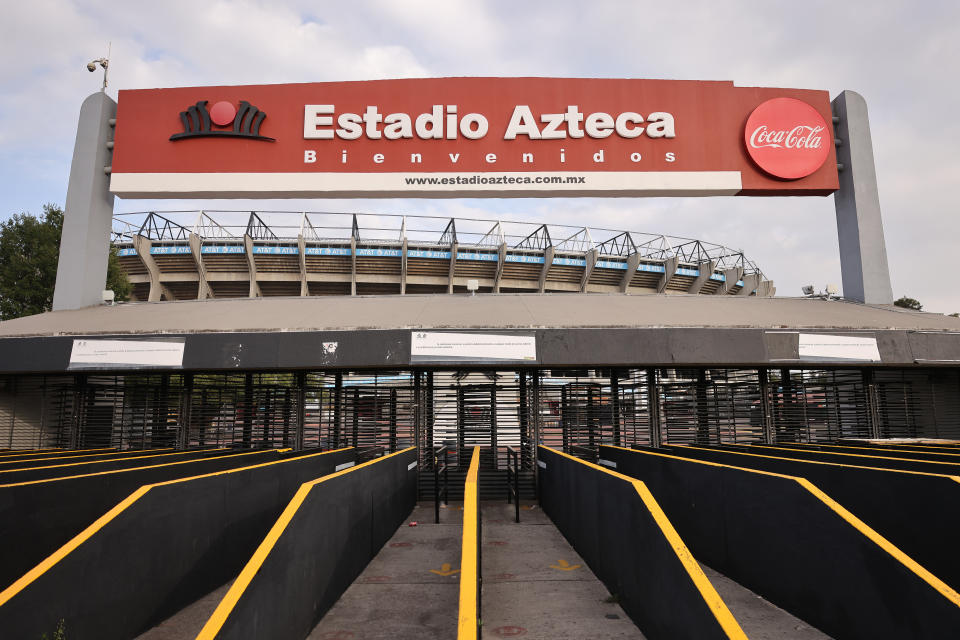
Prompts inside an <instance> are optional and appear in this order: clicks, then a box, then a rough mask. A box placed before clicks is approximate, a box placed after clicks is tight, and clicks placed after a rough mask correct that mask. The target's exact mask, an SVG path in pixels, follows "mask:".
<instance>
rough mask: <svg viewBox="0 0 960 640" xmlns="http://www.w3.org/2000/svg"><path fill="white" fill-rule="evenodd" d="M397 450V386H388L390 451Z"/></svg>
mask: <svg viewBox="0 0 960 640" xmlns="http://www.w3.org/2000/svg"><path fill="white" fill-rule="evenodd" d="M396 450H397V388H396V387H391V388H390V453H393V452H394V451H396Z"/></svg>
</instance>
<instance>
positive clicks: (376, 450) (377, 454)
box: [357, 445, 386, 464]
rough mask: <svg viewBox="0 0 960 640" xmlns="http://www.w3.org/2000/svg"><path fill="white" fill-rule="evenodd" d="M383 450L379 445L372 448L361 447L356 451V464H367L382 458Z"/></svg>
mask: <svg viewBox="0 0 960 640" xmlns="http://www.w3.org/2000/svg"><path fill="white" fill-rule="evenodd" d="M385 451H386V450H385V449H384V448H383V447H381V446H380V445H374V446H372V447H361V448H360V449H357V464H363V463H364V462H369V461H370V460H373V459H374V458H382V457H383V455H384V453H385Z"/></svg>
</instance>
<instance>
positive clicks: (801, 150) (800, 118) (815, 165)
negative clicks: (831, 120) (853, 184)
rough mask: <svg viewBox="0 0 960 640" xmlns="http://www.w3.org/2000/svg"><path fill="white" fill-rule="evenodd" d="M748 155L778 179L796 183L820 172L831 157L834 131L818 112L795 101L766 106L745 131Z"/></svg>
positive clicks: (782, 100) (775, 101)
mask: <svg viewBox="0 0 960 640" xmlns="http://www.w3.org/2000/svg"><path fill="white" fill-rule="evenodd" d="M744 142H745V143H746V145H747V153H749V154H750V157H751V158H752V159H753V161H754V162H756V163H757V165H758V166H759V167H760V168H761V169H763V170H764V171H766V172H767V173H769V174H770V175H772V176H776V177H777V178H783V179H785V180H796V179H798V178H803V177H806V176H808V175H810V174H811V173H813V172H814V171H816V170H817V169H819V168H820V167H821V166H822V165H823V162H824V161H825V160H826V159H827V156H828V155H829V153H830V143H831V137H830V131H829V129H827V122H826V121H825V120H824V119H823V116H821V115H820V112H818V111H817V110H816V109H814V108H813V107H811V106H810V105H809V104H807V103H806V102H803V101H801V100H796V99H794V98H773V99H772V100H767V101H766V102H764V103H762V104H761V105H760V106H758V107H757V108H756V109H754V110H753V113H751V114H750V117H749V118H747V126H746V128H745V129H744Z"/></svg>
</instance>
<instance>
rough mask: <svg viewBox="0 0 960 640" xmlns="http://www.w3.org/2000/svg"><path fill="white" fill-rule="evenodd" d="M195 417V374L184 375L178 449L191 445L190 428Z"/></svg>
mask: <svg viewBox="0 0 960 640" xmlns="http://www.w3.org/2000/svg"><path fill="white" fill-rule="evenodd" d="M192 417H193V374H192V373H185V374H183V389H182V390H181V392H180V420H179V428H178V429H177V433H176V435H175V437H176V440H177V443H176V447H177V449H180V450H182V449H186V448H187V446H188V445H189V443H190V428H191V427H192V426H193V425H192Z"/></svg>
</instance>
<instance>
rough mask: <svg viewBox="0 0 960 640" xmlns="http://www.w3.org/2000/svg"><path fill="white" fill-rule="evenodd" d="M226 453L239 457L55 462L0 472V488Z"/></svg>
mask: <svg viewBox="0 0 960 640" xmlns="http://www.w3.org/2000/svg"><path fill="white" fill-rule="evenodd" d="M228 453H240V451H230V450H229V449H205V450H199V449H198V450H191V451H164V452H162V453H157V454H155V455H151V456H124V457H120V458H108V459H106V460H91V461H85V460H82V459H81V460H75V461H74V462H68V463H61V462H60V461H59V460H57V461H51V462H50V464H44V465H41V466H39V467H32V468H29V467H28V468H23V469H21V468H19V467H16V468H12V469H0V485H5V484H14V483H17V482H32V481H34V480H46V479H48V478H63V477H66V476H77V475H82V474H86V473H100V472H101V471H112V470H114V469H133V468H135V467H145V466H149V465H156V464H169V463H171V462H179V461H181V460H198V459H202V458H212V457H215V456H222V455H226V454H228Z"/></svg>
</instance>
